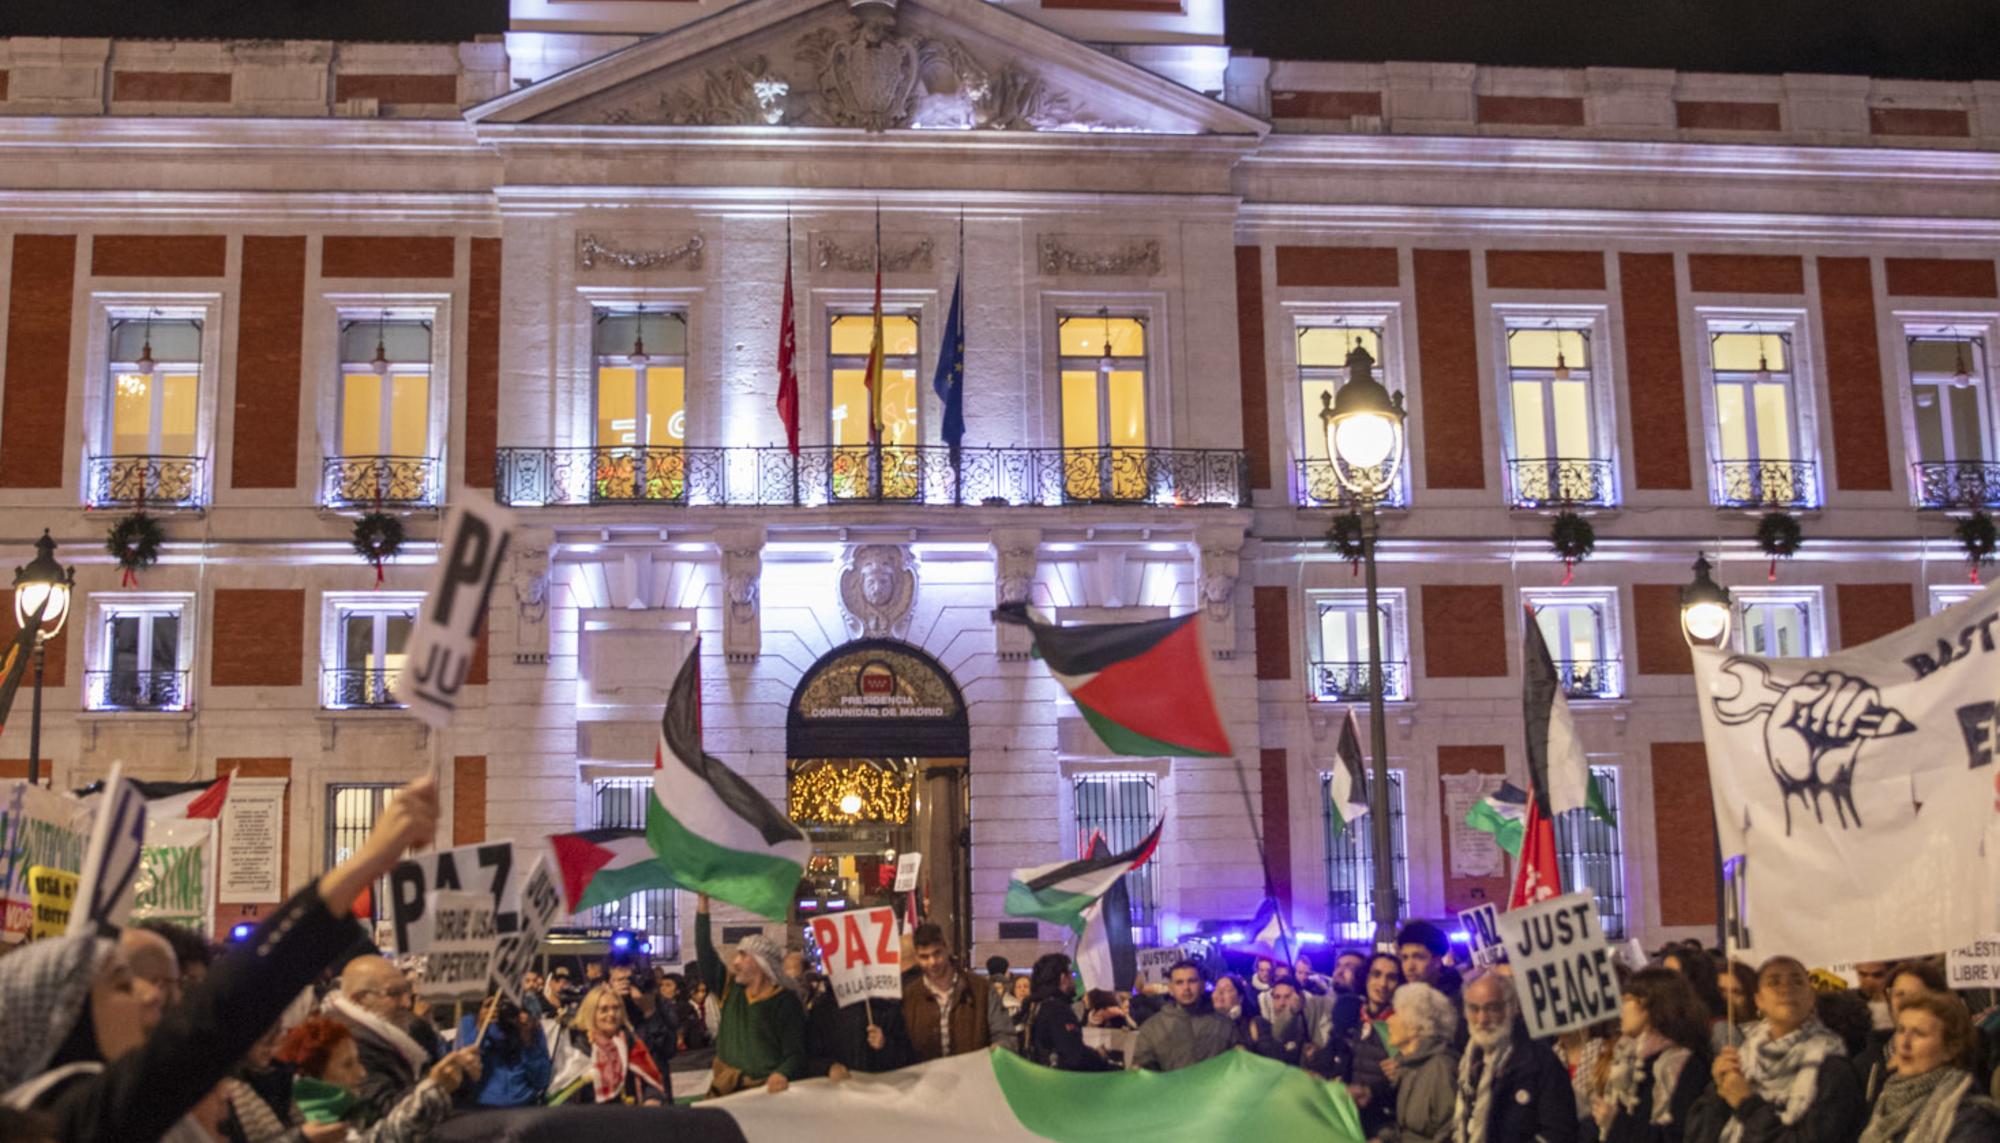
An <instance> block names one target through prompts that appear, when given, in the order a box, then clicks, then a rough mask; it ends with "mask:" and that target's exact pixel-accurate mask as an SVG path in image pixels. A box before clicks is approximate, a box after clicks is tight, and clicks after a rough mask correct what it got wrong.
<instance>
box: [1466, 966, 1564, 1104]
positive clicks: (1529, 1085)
mask: <svg viewBox="0 0 2000 1143" xmlns="http://www.w3.org/2000/svg"><path fill="white" fill-rule="evenodd" d="M1463 995H1464V998H1465V1022H1466V1031H1467V1034H1468V1038H1469V1043H1468V1044H1467V1046H1466V1049H1465V1055H1464V1056H1463V1057H1462V1058H1461V1059H1460V1060H1459V1064H1458V1101H1457V1107H1456V1111H1455V1114H1454V1116H1453V1119H1452V1139H1453V1143H1535V1141H1536V1140H1537V1139H1539V1140H1541V1141H1542V1143H1576V1138H1577V1127H1578V1121H1577V1114H1576V1095H1575V1092H1574V1090H1573V1088H1572V1087H1571V1085H1570V1078H1569V1069H1567V1068H1565V1067H1564V1066H1563V1063H1562V1061H1561V1060H1559V1059H1557V1058H1556V1054H1555V1052H1554V1051H1552V1050H1551V1049H1550V1048H1549V1046H1548V1045H1547V1044H1544V1043H1542V1042H1540V1041H1538V1040H1531V1039H1529V1038H1528V1029H1527V1026H1526V1025H1524V1024H1522V1023H1521V1021H1520V1017H1519V1015H1518V1014H1517V1013H1516V1012H1515V1009H1514V987H1513V985H1512V983H1511V982H1509V981H1508V980H1507V979H1506V978H1505V977H1503V976H1500V975H1498V974H1497V973H1492V972H1486V973H1481V974H1480V975H1478V976H1475V977H1473V978H1472V979H1471V980H1470V981H1469V982H1467V984H1466V985H1465V991H1464V993H1463Z"/></svg>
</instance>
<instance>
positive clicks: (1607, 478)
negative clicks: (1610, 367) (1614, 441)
mask: <svg viewBox="0 0 2000 1143" xmlns="http://www.w3.org/2000/svg"><path fill="white" fill-rule="evenodd" d="M1505 329H1506V360H1507V413H1508V420H1507V426H1508V431H1509V432H1510V433H1511V434H1512V441H1511V446H1512V453H1511V455H1510V456H1509V457H1508V472H1509V475H1510V477H1511V483H1512V486H1513V491H1512V495H1513V501H1514V503H1515V504H1516V505H1519V506H1523V507H1538V506H1542V505H1549V504H1608V503H1611V502H1612V499H1613V495H1612V482H1611V466H1610V465H1609V464H1608V463H1606V461H1605V450H1604V449H1603V448H1602V447H1601V445H1600V444H1599V439H1598V433H1597V409H1596V396H1595V394H1594V393H1593V385H1594V384H1595V376H1594V374H1593V372H1592V370H1593V367H1594V365H1595V364H1596V349H1597V346H1596V338H1595V329H1594V328H1593V326H1592V325H1591V324H1590V322H1589V321H1588V320H1579V319H1576V318H1548V317H1509V318H1508V319H1507V321H1506V327H1505Z"/></svg>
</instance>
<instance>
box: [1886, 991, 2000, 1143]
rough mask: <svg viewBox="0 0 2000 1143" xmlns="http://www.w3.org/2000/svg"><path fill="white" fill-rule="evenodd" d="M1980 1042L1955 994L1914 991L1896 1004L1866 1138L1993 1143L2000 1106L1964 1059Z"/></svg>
mask: <svg viewBox="0 0 2000 1143" xmlns="http://www.w3.org/2000/svg"><path fill="white" fill-rule="evenodd" d="M1975 1043H1976V1039H1975V1037H1974V1034H1973V1031H1972V1017H1971V1015H1970V1014H1969V1013H1967V1011H1966V1009H1965V1004H1964V1002H1963V1001H1961V1000H1959V998H1958V997H1956V996H1953V995H1951V994H1949V993H1946V994H1944V995H1938V994H1936V993H1926V994H1924V995H1921V996H1912V997H1909V998H1908V999H1906V1000H1904V1001H1903V1002H1902V1003H1901V1004H1900V1005H1898V1007H1897V1012H1896V1034H1895V1038H1894V1039H1893V1040H1892V1041H1891V1051H1890V1060H1891V1062H1892V1064H1893V1065H1894V1074H1893V1075H1892V1076H1891V1077H1890V1079H1889V1080H1888V1082H1887V1083H1885V1084H1883V1085H1882V1094H1881V1095H1880V1096H1879V1097H1878V1098H1877V1099H1876V1100H1875V1109H1874V1111H1873V1113H1872V1114H1870V1115H1869V1117H1868V1126H1867V1127H1866V1128H1864V1129H1863V1130H1862V1132H1861V1143H1989V1141H1991V1140H1994V1139H2000V1108H1996V1107H1995V1106H1994V1104H1993V1102H1992V1101H1991V1100H1989V1099H1987V1098H1986V1097H1985V1096H1983V1095H1981V1094H1980V1093H1979V1089H1978V1085H1976V1084H1975V1083H1974V1082H1973V1080H1972V1073H1970V1072H1968V1071H1966V1070H1965V1066H1966V1064H1967V1062H1968V1061H1970V1059H1971V1058H1972V1051H1973V1047H1974V1045H1975Z"/></svg>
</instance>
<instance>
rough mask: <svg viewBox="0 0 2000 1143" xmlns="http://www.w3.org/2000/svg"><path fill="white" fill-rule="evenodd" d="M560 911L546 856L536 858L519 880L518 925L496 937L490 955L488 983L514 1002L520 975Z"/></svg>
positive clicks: (518, 997)
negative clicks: (497, 940)
mask: <svg viewBox="0 0 2000 1143" xmlns="http://www.w3.org/2000/svg"><path fill="white" fill-rule="evenodd" d="M561 911H562V889H561V888H560V887H558V886H557V885H556V878H555V874H553V873H551V872H550V871H549V859H548V858H546V857H543V858H539V859H537V860H536V862H535V865H534V868H532V869H530V870H528V876H527V877H526V878H524V879H523V880H522V882H521V912H520V924H521V927H520V928H519V929H517V930H515V931H514V932H512V933H509V934H507V935H506V936H504V937H501V938H500V948H499V951H498V953H496V954H495V955H494V957H493V977H492V983H493V985H494V987H496V988H498V989H499V990H500V991H502V992H504V993H506V994H507V998H508V999H510V1000H512V1001H513V1002H514V1003H516V1004H519V1003H520V1002H521V977H522V975H523V974H524V973H526V972H527V971H528V969H529V968H530V967H532V966H533V965H534V963H535V954H536V953H538V952H540V951H541V949H542V940H543V938H545V937H547V936H548V935H549V926H550V925H552V924H554V923H555V918H556V914H557V913H559V912H561Z"/></svg>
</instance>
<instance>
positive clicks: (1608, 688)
mask: <svg viewBox="0 0 2000 1143" xmlns="http://www.w3.org/2000/svg"><path fill="white" fill-rule="evenodd" d="M1555 667H1556V681H1557V682H1559V683H1561V684H1562V689H1563V694H1564V695H1565V696H1567V697H1569V698H1573V699H1604V698H1617V697H1618V696H1619V695H1621V694H1623V693H1624V685H1623V684H1624V679H1623V677H1622V675H1621V673H1620V671H1619V669H1618V660H1616V659H1557V660H1556V663H1555Z"/></svg>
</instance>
